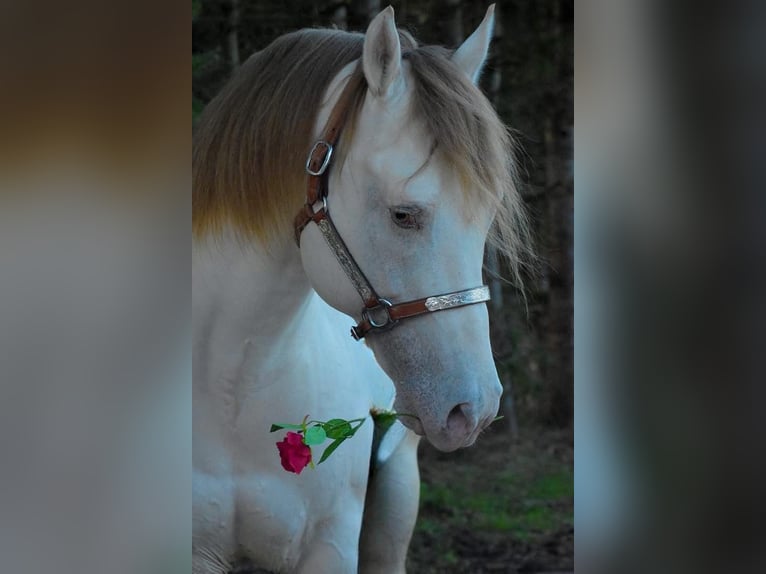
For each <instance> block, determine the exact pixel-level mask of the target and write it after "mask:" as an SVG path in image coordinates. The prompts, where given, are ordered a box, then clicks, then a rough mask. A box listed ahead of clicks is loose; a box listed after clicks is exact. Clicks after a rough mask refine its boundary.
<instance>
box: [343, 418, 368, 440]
mask: <svg viewBox="0 0 766 574" xmlns="http://www.w3.org/2000/svg"><path fill="white" fill-rule="evenodd" d="M363 424H364V421H362V422H360V423H359V424H358V425H356V426H355V427H354V428H353V429H351V432H350V433H348V434H347V435H346V438H350V437H352V436H354V435H355V434H356V431H358V430H359V427H361V426H362V425H363Z"/></svg>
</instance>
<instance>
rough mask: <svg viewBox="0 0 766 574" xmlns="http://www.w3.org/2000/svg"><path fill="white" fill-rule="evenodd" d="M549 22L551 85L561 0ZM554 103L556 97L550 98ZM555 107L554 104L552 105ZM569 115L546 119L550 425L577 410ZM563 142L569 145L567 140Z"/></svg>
mask: <svg viewBox="0 0 766 574" xmlns="http://www.w3.org/2000/svg"><path fill="white" fill-rule="evenodd" d="M545 16H546V17H547V18H548V19H549V22H548V23H547V24H546V25H545V26H544V28H543V29H548V30H550V34H551V41H550V46H551V49H550V56H551V60H552V63H553V66H551V74H552V77H551V78H550V81H551V84H552V85H555V82H557V80H558V78H561V77H563V73H562V72H563V71H564V69H565V65H566V62H565V61H564V51H563V50H562V49H561V48H562V45H561V34H562V26H561V2H553V3H552V5H551V8H550V10H549V11H546V12H545ZM552 97H553V99H554V101H555V98H556V94H552ZM552 103H553V102H552ZM567 115H568V114H566V113H563V112H562V111H561V109H560V108H559V107H558V106H555V105H550V106H547V112H546V114H545V117H544V120H543V126H544V131H543V143H544V148H545V190H546V204H547V205H546V211H547V214H546V217H545V221H546V226H545V227H546V233H545V235H546V236H545V240H546V243H547V247H548V249H547V252H548V257H549V261H548V262H549V264H550V269H549V271H548V275H549V276H548V305H547V306H546V309H545V317H544V319H543V323H544V325H543V327H544V330H543V332H544V333H545V346H546V348H547V350H548V357H549V360H548V361H547V364H546V379H547V382H548V398H547V408H546V410H547V413H546V418H547V419H548V421H549V422H551V423H553V424H555V425H558V426H566V425H568V424H570V423H571V421H572V411H573V386H572V381H573V376H574V369H573V365H572V362H573V342H572V335H571V333H572V328H573V325H572V312H573V309H574V305H573V299H572V288H573V281H572V277H573V265H572V257H571V248H572V238H573V237H572V236H573V229H572V222H571V219H572V215H571V214H572V209H573V201H572V185H571V181H568V179H569V178H567V177H566V171H567V166H566V165H564V162H562V158H564V157H567V156H566V153H567V150H564V149H562V140H563V139H564V138H562V137H561V134H564V133H566V132H567V131H568V129H569V127H570V126H569V125H567V124H568V122H569V119H568V118H567V117H566V116H567ZM564 143H565V142H564Z"/></svg>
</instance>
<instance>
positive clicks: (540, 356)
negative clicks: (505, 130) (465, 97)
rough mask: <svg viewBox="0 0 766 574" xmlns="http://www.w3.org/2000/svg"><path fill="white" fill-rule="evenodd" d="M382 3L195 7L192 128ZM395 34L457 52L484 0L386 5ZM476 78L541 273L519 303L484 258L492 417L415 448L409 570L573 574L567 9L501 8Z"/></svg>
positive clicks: (552, 4) (237, 0) (499, 268)
mask: <svg viewBox="0 0 766 574" xmlns="http://www.w3.org/2000/svg"><path fill="white" fill-rule="evenodd" d="M387 5H388V3H387V2H381V1H380V0H377V1H375V0H351V1H337V0H288V1H284V0H279V1H277V0H273V1H270V0H193V2H192V17H193V24H192V124H194V122H195V121H196V119H197V117H198V116H199V114H200V113H201V111H202V110H203V109H204V107H205V105H206V104H207V103H208V102H209V101H210V100H211V99H212V98H213V97H214V96H215V95H216V94H217V93H218V91H219V90H220V89H221V87H222V86H223V85H224V84H225V82H226V81H227V80H228V79H229V78H230V77H231V75H232V73H234V72H235V71H236V69H237V68H238V67H239V66H240V65H241V63H242V62H244V61H245V60H246V59H247V58H248V57H249V56H250V55H251V54H252V53H253V52H256V51H258V50H260V49H262V48H264V47H265V46H267V45H268V44H269V43H270V42H271V41H272V40H274V39H275V38H277V37H278V36H280V35H282V34H284V33H286V32H289V31H292V30H296V29H300V28H305V27H338V28H341V29H344V30H353V31H364V30H365V29H366V26H367V24H368V23H369V21H370V20H371V19H372V18H373V17H374V16H375V15H376V14H377V13H378V12H379V11H380V10H381V9H383V8H385V7H386V6H387ZM391 5H392V6H393V7H394V9H395V11H396V20H397V24H398V26H399V27H401V28H404V29H406V30H408V31H409V32H411V33H412V34H413V35H414V36H415V37H416V38H417V39H418V40H419V41H420V43H422V44H439V45H445V46H447V47H449V48H456V47H457V46H459V45H460V43H461V42H462V41H463V40H464V39H465V38H466V37H467V36H468V35H469V34H470V33H471V32H472V31H473V30H474V29H475V28H476V27H477V26H478V24H479V23H480V22H481V20H482V18H483V17H484V14H485V12H486V10H487V8H488V6H489V2H488V1H487V2H475V1H468V0H402V1H393V2H391ZM496 8H497V12H496V14H497V16H496V25H495V38H494V40H493V42H492V46H491V56H490V59H489V62H488V65H487V67H486V68H485V70H484V73H483V75H482V78H481V87H482V89H483V91H484V93H485V94H486V95H487V96H488V97H489V99H490V100H491V101H492V103H493V104H494V105H495V107H496V109H497V111H498V113H499V114H500V116H501V117H502V118H503V119H504V121H505V123H506V124H507V125H508V126H510V127H511V128H512V130H513V133H514V135H515V138H516V140H517V141H518V143H519V146H520V150H519V153H518V154H517V161H518V164H519V167H520V172H521V180H522V186H521V193H522V196H523V198H524V200H525V202H526V205H527V208H528V211H529V213H530V215H531V218H532V223H533V228H534V234H535V240H536V245H535V248H536V251H537V253H538V255H539V257H540V265H539V272H538V273H537V274H535V275H534V276H531V275H530V276H529V277H527V278H526V283H525V288H526V294H527V300H526V301H524V300H523V298H522V297H521V295H520V293H519V291H518V290H517V289H516V288H515V287H514V286H513V285H510V284H509V283H508V282H507V281H505V280H504V279H503V278H504V277H507V276H508V274H507V273H506V272H505V269H504V265H503V263H502V262H498V261H497V258H496V257H495V256H494V254H493V253H491V252H490V253H488V254H487V269H488V273H487V280H488V282H490V284H491V287H492V290H493V300H492V302H491V308H490V317H491V331H492V332H491V335H492V342H493V349H494V352H495V358H496V362H497V367H498V371H499V373H500V376H501V380H502V382H503V385H504V387H505V393H504V401H503V404H502V407H501V414H502V415H504V417H505V418H504V419H503V420H502V421H498V422H496V423H495V424H494V425H493V426H492V428H491V429H490V430H489V431H488V432H487V433H485V434H484V435H483V436H482V437H481V438H480V440H479V441H478V442H477V444H476V445H475V446H474V447H472V448H470V449H467V450H465V451H461V452H457V453H450V454H443V453H439V452H437V451H436V450H435V449H433V448H431V447H430V446H429V445H427V444H423V445H422V446H421V452H420V460H421V475H422V481H423V484H422V491H421V510H420V515H419V520H418V525H417V528H416V533H415V536H414V539H413V543H412V546H411V550H410V559H409V567H410V571H412V572H417V573H429V572H461V573H468V572H553V571H556V572H560V571H569V570H572V568H573V560H574V558H573V444H572V443H573V433H572V424H573V364H572V363H573V332H572V331H573V322H572V314H573V291H572V290H573V185H574V184H573V164H572V153H573V145H572V139H573V121H574V120H573V113H574V112H573V83H574V79H573V64H574V63H573V18H574V14H573V3H572V2H571V1H566V0H538V1H535V2H529V1H527V0H518V1H516V0H501V1H500V2H498V3H497V6H496Z"/></svg>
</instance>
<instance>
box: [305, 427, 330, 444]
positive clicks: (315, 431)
mask: <svg viewBox="0 0 766 574" xmlns="http://www.w3.org/2000/svg"><path fill="white" fill-rule="evenodd" d="M326 439H327V433H326V432H325V430H324V429H323V428H322V427H321V426H320V425H316V426H313V427H311V428H310V429H307V430H306V434H305V435H304V436H303V442H304V444H307V445H309V446H314V445H316V444H322V443H323V442H324V441H325V440H326Z"/></svg>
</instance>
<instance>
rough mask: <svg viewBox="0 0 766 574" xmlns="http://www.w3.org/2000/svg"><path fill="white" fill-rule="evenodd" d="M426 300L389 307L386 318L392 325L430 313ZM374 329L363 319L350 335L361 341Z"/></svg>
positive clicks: (370, 323)
mask: <svg viewBox="0 0 766 574" xmlns="http://www.w3.org/2000/svg"><path fill="white" fill-rule="evenodd" d="M426 299H428V297H423V298H422V299H416V300H414V301H407V302H406V303H399V304H397V305H391V306H390V307H389V308H388V316H389V317H390V318H391V324H394V323H396V322H397V321H399V320H401V319H409V318H410V317H417V316H418V315H423V314H425V313H430V311H429V309H428V307H426ZM374 328H375V327H373V325H372V322H371V321H370V319H369V318H364V319H362V321H360V322H359V324H358V325H357V326H356V327H354V328H352V329H351V334H352V336H353V337H354V338H355V339H363V338H364V336H365V335H367V333H369V332H370V331H372V330H373V329H374Z"/></svg>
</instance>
